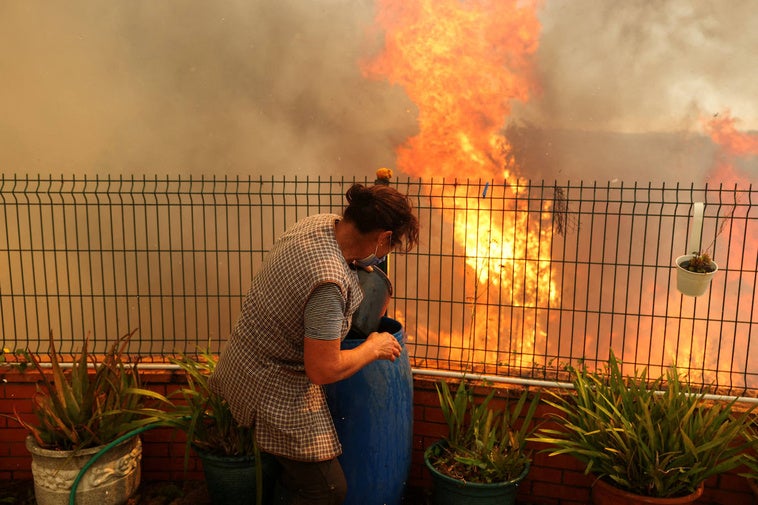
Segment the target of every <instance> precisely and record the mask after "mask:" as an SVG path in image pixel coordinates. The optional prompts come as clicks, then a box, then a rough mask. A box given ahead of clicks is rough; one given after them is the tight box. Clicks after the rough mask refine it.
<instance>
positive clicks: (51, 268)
mask: <svg viewBox="0 0 758 505" xmlns="http://www.w3.org/2000/svg"><path fill="white" fill-rule="evenodd" d="M353 182H355V181H353V180H346V179H332V178H328V179H324V178H318V179H309V178H306V179H297V178H295V179H285V178H281V179H274V178H271V179H260V178H259V179H252V178H250V179H239V178H236V179H219V178H211V179H208V178H200V179H196V178H191V177H188V178H164V179H159V178H147V177H143V178H134V177H132V178H112V177H108V178H104V179H87V178H83V179H79V178H65V179H64V178H61V179H51V178H48V179H41V178H32V177H27V176H21V177H8V176H0V309H1V310H0V332H2V340H3V348H5V349H8V350H10V349H17V348H25V347H29V348H30V349H31V350H32V351H35V352H39V351H42V352H44V350H45V348H46V347H45V346H46V345H47V335H48V332H49V331H51V330H52V331H53V333H54V334H55V335H56V338H57V340H58V341H59V342H60V345H61V347H62V349H63V351H64V352H66V351H71V350H74V349H76V348H78V347H79V346H80V343H81V341H82V339H83V338H84V337H85V336H86V335H88V334H90V335H91V336H90V340H91V342H93V343H94V344H95V345H96V346H101V348H102V346H104V343H105V342H106V341H107V340H109V339H112V338H113V337H114V336H116V335H121V334H125V333H127V332H129V331H131V330H133V329H134V328H139V330H138V332H137V333H136V335H135V337H134V338H133V341H132V345H131V347H130V350H129V351H130V353H132V354H139V355H141V356H144V357H147V358H154V359H156V360H161V359H163V358H164V357H165V356H166V355H169V354H174V353H177V352H193V351H194V350H195V349H196V348H197V347H198V346H200V347H210V349H211V350H213V351H218V350H219V349H220V347H221V345H222V344H223V341H224V340H225V338H226V336H227V335H228V333H229V330H230V327H231V325H232V324H233V322H234V320H235V318H236V317H237V314H238V311H239V309H240V302H241V300H242V297H243V296H244V294H245V291H246V290H247V287H248V284H249V281H250V278H251V276H252V275H253V274H254V273H255V271H256V269H257V268H258V266H259V265H260V263H261V261H262V259H263V258H264V256H265V254H266V251H267V250H268V249H269V248H270V247H271V245H272V243H273V241H274V239H275V238H276V237H277V236H278V235H279V234H280V233H281V232H282V231H283V230H284V229H286V228H287V227H288V226H289V225H291V224H292V223H294V222H295V221H297V220H298V219H300V218H302V217H304V216H306V215H310V214H313V213H318V212H334V213H340V212H341V210H342V207H343V205H344V193H345V191H346V190H347V188H348V186H349V185H350V184H352V183H353ZM359 182H363V183H371V182H368V181H359ZM393 185H395V186H396V187H397V188H398V189H399V190H400V191H402V192H404V193H407V194H409V195H410V196H411V198H412V199H413V202H414V204H415V206H416V210H417V213H418V215H419V220H420V222H421V226H422V236H421V243H420V246H419V247H418V248H417V249H416V250H414V251H411V252H410V253H406V254H395V255H393V256H392V257H391V262H390V267H389V269H390V278H391V279H392V281H393V284H394V291H395V297H394V299H393V302H392V304H391V305H390V309H389V314H390V315H391V316H392V317H395V318H397V319H398V320H400V321H401V322H403V324H404V326H405V329H406V332H407V335H408V347H409V352H410V354H411V358H412V363H413V365H414V366H416V367H423V368H436V369H442V370H467V371H468V370H471V371H477V372H485V373H489V374H496V375H503V376H512V377H528V378H536V379H546V380H555V379H560V378H562V377H564V375H563V370H564V365H566V364H570V363H572V364H576V363H577V362H579V360H583V361H584V362H585V363H588V364H589V365H590V366H599V365H601V364H602V363H603V362H604V361H605V360H606V359H607V357H608V353H609V351H610V350H613V351H614V352H615V353H616V354H617V356H621V357H622V358H623V361H624V364H625V366H628V367H641V366H646V367H648V368H650V369H651V373H657V372H659V371H661V370H662V369H663V367H665V366H668V365H669V364H672V363H676V364H677V366H678V367H679V368H680V369H681V370H683V371H685V372H686V373H687V374H688V375H689V377H690V379H691V380H692V381H693V382H695V383H697V384H709V385H713V386H714V387H715V389H717V390H719V391H722V392H727V393H729V394H737V395H748V396H755V395H756V392H758V352H755V347H756V345H758V340H757V339H758V302H757V301H756V283H757V282H758V266H757V265H758V205H757V202H758V189H754V188H753V187H752V186H747V187H729V188H726V187H718V186H703V187H694V186H692V185H690V186H678V185H677V186H667V185H661V186H655V187H653V186H651V185H645V186H642V185H639V184H634V185H632V186H628V185H624V184H620V183H619V184H599V183H589V184H588V183H585V182H579V183H567V184H557V183H545V182H534V181H513V182H506V183H503V182H499V183H496V182H495V181H461V180H457V181H451V180H423V181H422V180H411V179H408V180H400V181H393ZM698 201H701V202H704V203H705V217H704V220H703V229H702V234H701V237H702V238H701V247H702V248H703V249H708V250H709V251H710V252H711V253H712V254H713V256H714V259H715V261H716V262H717V263H718V265H719V271H718V273H717V275H716V276H715V278H714V280H713V282H712V284H711V286H710V289H709V290H708V291H707V292H706V294H705V295H703V296H701V297H697V298H692V297H686V296H682V295H681V294H680V293H679V292H678V291H677V290H676V282H675V268H674V266H673V261H674V258H676V257H677V256H679V255H681V254H685V252H688V251H686V248H687V246H686V242H687V239H688V236H689V231H690V229H691V227H692V226H693V219H692V210H693V204H694V202H698ZM751 339H752V340H754V341H755V342H752V344H751Z"/></svg>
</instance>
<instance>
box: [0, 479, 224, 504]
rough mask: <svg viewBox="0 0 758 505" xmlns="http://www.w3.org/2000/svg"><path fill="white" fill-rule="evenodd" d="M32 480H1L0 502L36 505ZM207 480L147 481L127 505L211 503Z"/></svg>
mask: <svg viewBox="0 0 758 505" xmlns="http://www.w3.org/2000/svg"><path fill="white" fill-rule="evenodd" d="M36 503H37V502H36V501H35V499H34V486H33V484H32V482H31V481H20V482H16V481H0V504H3V505H5V504H12V505H36ZM210 503H211V501H210V499H209V498H208V492H207V490H206V488H205V482H202V481H188V482H186V483H182V482H146V483H143V484H142V485H141V486H140V487H139V489H138V490H137V493H136V494H135V495H134V496H133V497H132V498H131V499H129V501H128V502H127V505H210Z"/></svg>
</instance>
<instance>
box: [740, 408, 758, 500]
mask: <svg viewBox="0 0 758 505" xmlns="http://www.w3.org/2000/svg"><path fill="white" fill-rule="evenodd" d="M745 440H746V441H747V442H748V444H749V445H750V447H749V448H748V449H747V450H746V451H745V452H744V454H743V456H744V463H745V466H746V467H747V472H745V473H743V474H742V476H743V477H745V478H746V479H747V483H748V485H749V486H750V489H752V491H753V494H754V495H755V498H756V499H757V500H758V451H756V447H758V417H755V416H754V417H753V421H752V423H751V424H750V427H749V428H748V429H747V430H746V431H745Z"/></svg>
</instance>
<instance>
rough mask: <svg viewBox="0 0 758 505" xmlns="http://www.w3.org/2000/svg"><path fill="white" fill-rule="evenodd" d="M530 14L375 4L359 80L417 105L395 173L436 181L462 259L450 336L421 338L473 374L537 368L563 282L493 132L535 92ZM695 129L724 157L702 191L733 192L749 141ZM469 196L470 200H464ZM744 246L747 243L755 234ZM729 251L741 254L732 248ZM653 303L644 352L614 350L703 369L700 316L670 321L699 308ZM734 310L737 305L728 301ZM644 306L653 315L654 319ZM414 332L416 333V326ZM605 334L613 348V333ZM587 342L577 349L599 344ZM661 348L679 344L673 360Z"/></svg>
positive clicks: (754, 147) (536, 29)
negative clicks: (376, 50)
mask: <svg viewBox="0 0 758 505" xmlns="http://www.w3.org/2000/svg"><path fill="white" fill-rule="evenodd" d="M539 7H540V2H538V1H535V0H379V11H378V15H377V22H378V24H379V25H380V28H381V29H382V30H383V32H384V34H385V44H384V49H383V51H382V52H381V54H379V55H378V56H376V57H375V58H373V59H372V60H370V61H368V62H366V63H365V65H364V67H363V70H364V74H365V76H367V77H369V78H376V79H386V80H388V81H389V82H390V83H392V84H395V85H399V86H402V87H403V88H404V90H405V92H406V93H407V95H408V97H409V98H410V99H411V100H412V101H413V103H415V105H416V106H417V108H418V116H417V117H418V133H417V134H416V135H415V136H413V137H411V138H410V139H408V140H407V142H405V144H404V145H402V146H401V147H400V148H399V149H398V152H397V162H396V163H397V167H398V168H399V169H400V170H401V171H402V172H404V173H406V174H408V175H410V176H417V177H420V178H423V179H424V180H426V181H435V180H436V181H440V180H444V181H445V182H444V183H441V184H436V185H434V184H433V185H431V187H432V188H434V189H432V190H431V191H432V194H431V195H429V196H430V197H432V198H438V199H440V201H439V202H438V203H439V205H435V207H438V208H442V209H444V210H443V211H442V212H443V213H444V215H443V216H442V221H443V222H444V223H446V224H445V226H451V227H452V233H451V235H452V238H453V240H454V241H455V243H456V245H457V246H458V247H459V250H462V251H463V255H464V256H465V265H458V266H459V267H461V270H465V271H462V272H456V275H457V276H458V277H457V278H456V279H454V281H453V284H454V285H453V286H444V287H441V289H449V290H450V291H451V293H450V299H451V300H454V299H455V298H456V295H455V293H454V292H455V291H464V292H465V293H464V299H465V301H466V309H465V312H463V313H460V314H458V315H456V316H453V315H451V316H449V317H451V321H452V320H453V319H455V318H457V319H458V320H460V321H458V322H461V324H451V325H450V326H449V327H450V328H457V329H458V330H450V331H451V333H450V334H447V332H446V331H445V330H443V329H442V326H441V325H440V330H439V331H438V332H436V333H439V334H434V333H435V332H433V331H431V330H429V328H427V330H428V331H427V333H428V334H427V339H428V340H431V339H435V338H438V339H439V340H438V343H439V344H441V346H440V353H441V354H442V353H444V352H447V355H446V356H442V355H440V356H439V358H440V359H444V358H448V359H449V360H450V363H451V364H452V363H456V362H458V363H465V364H467V365H466V366H467V367H470V368H477V369H483V370H485V371H486V370H487V369H488V368H489V365H494V366H496V367H500V366H506V367H514V371H515V369H522V368H524V367H526V368H529V367H530V366H532V365H534V364H537V365H538V366H539V359H535V356H540V355H543V354H544V352H543V351H540V350H539V349H541V348H542V346H544V345H546V342H547V340H546V329H545V328H544V327H543V326H544V325H545V324H546V323H545V321H546V320H547V318H546V316H545V312H546V310H545V307H558V306H559V305H560V302H561V300H560V299H559V291H560V289H559V287H556V286H555V282H554V279H559V278H561V277H560V275H556V272H554V271H553V270H554V266H553V265H552V264H551V251H550V249H549V248H550V244H551V243H552V239H553V233H554V230H553V225H552V217H553V212H552V211H553V210H554V209H552V208H551V205H552V204H551V203H549V202H550V199H547V200H545V201H546V202H547V203H544V204H543V205H542V208H541V209H538V210H539V211H540V212H535V210H537V209H534V208H529V207H528V202H529V200H530V199H529V198H524V197H523V195H526V194H527V192H528V190H529V188H528V183H527V181H525V180H524V179H523V178H522V177H521V176H520V175H521V174H519V173H518V167H517V166H515V164H514V162H513V156H512V153H511V147H510V145H509V142H508V139H507V138H506V137H505V136H504V135H503V134H502V131H503V128H504V126H505V123H506V121H507V118H508V116H509V114H510V111H511V104H512V102H513V100H522V101H524V100H527V99H528V98H529V97H530V95H531V94H533V93H534V92H535V91H536V90H537V89H538V85H537V83H536V82H535V79H534V71H533V67H532V65H533V56H534V53H535V51H536V50H537V46H538V39H539V33H540V28H541V27H540V24H539V21H538V17H537V13H538V9H539ZM707 130H708V132H709V133H710V135H711V137H712V139H713V142H714V143H715V144H716V145H718V146H720V149H721V151H722V156H721V157H720V160H721V163H719V166H718V167H717V168H715V169H714V172H713V173H712V174H711V181H714V180H715V181H719V182H723V183H724V184H727V185H729V184H731V185H732V186H734V184H735V183H739V182H742V181H743V180H744V178H741V177H740V176H739V174H738V173H737V172H736V171H735V169H734V168H733V165H732V164H731V163H730V161H731V160H732V159H733V158H734V157H737V156H744V155H754V154H756V152H758V139H757V138H756V136H755V135H748V134H744V133H741V132H739V131H738V130H737V129H736V126H735V122H734V120H732V118H731V117H730V116H729V115H728V114H726V115H722V116H721V117H719V116H716V117H714V118H713V119H712V120H711V121H710V122H709V123H708V124H707ZM456 181H465V182H466V184H460V185H458V184H457V182H456ZM711 186H713V184H711ZM471 188H473V192H471V193H466V190H467V189H468V190H469V191H471ZM727 203H728V202H727ZM742 222H743V223H744V222H745V221H742ZM449 223H451V224H449ZM744 226H746V225H744ZM535 230H536V232H535ZM556 233H557V231H556ZM440 235H441V234H440ZM747 236H748V237H751V238H750V240H752V241H755V240H758V238H756V234H754V235H750V234H749V233H748V234H747ZM751 247H752V249H751V250H755V245H752V246H751ZM731 254H740V252H739V248H734V249H733V250H730V255H731ZM729 260H730V262H732V261H737V259H735V258H729ZM440 261H444V260H440ZM739 261H740V262H741V261H743V260H742V259H740V260H739ZM738 263H739V262H738ZM739 264H741V263H739ZM657 288H660V289H666V290H667V289H668V288H667V286H665V284H664V285H661V286H657V285H656V284H655V283H654V284H653V285H650V286H647V285H646V286H644V287H641V288H640V289H641V293H650V292H652V290H655V289H657ZM665 293H669V296H670V300H669V303H667V304H666V307H667V308H669V310H670V315H671V316H672V317H670V318H669V317H663V318H660V317H654V318H651V321H652V322H650V323H649V324H650V325H651V327H650V328H649V329H646V328H641V327H638V328H630V327H627V328H625V330H624V331H627V330H628V331H629V332H630V334H633V335H634V334H637V332H638V331H642V332H643V333H644V332H645V331H647V333H649V334H650V335H651V340H652V341H651V342H650V347H649V349H647V351H646V350H645V349H643V348H640V349H634V348H630V349H621V350H617V351H621V352H622V353H623V352H624V351H629V352H631V353H633V354H634V356H635V357H639V356H637V353H638V352H641V353H643V354H644V353H645V352H647V353H648V358H650V357H652V355H653V354H656V355H658V356H663V355H667V357H668V358H669V359H670V360H671V361H672V362H678V363H681V364H687V363H701V364H706V362H707V361H708V359H706V356H705V354H706V353H707V352H708V346H709V345H710V343H706V342H703V343H698V342H697V338H698V337H697V335H698V334H706V333H707V332H705V331H703V328H702V327H700V322H699V321H700V319H701V318H699V317H693V318H692V320H693V322H692V325H691V327H685V326H686V325H682V324H680V323H679V322H678V321H679V318H678V317H677V316H681V315H683V313H684V312H686V311H692V313H693V314H694V313H695V311H696V310H697V311H702V310H703V308H704V307H705V305H704V304H703V303H700V305H698V306H697V307H696V306H695V303H696V302H695V301H694V300H684V301H682V299H681V295H679V294H678V293H677V292H676V291H675V290H673V291H668V290H667V291H665V292H664V294H663V297H664V298H665V297H666V294H665ZM640 296H641V295H640ZM712 296H714V297H716V299H717V298H718V296H720V295H717V294H715V293H714V294H713V295H712ZM746 296H747V295H746ZM716 301H717V302H718V301H721V302H726V300H716ZM640 303H642V302H640ZM730 303H731V302H730ZM733 306H734V307H740V305H739V303H737V302H735V303H734V304H733ZM748 307H749V306H748ZM650 310H651V312H654V313H655V314H656V315H658V314H657V309H653V308H651V309H650ZM730 310H731V309H730ZM735 319H736V317H735ZM661 320H662V321H663V323H660V324H659V322H660V321H661ZM428 324H429V325H431V324H432V322H431V321H430V322H429V323H428ZM625 324H631V325H634V324H635V323H634V321H633V320H630V321H627V323H625ZM637 324H638V325H642V324H643V323H641V322H639V321H638V322H637ZM645 324H647V323H645ZM422 326H424V324H423V323H419V324H417V328H418V329H421V327H422ZM648 330H649V331H648ZM421 331H423V330H421ZM580 331H581V330H580ZM610 331H611V333H612V334H611V335H610V336H609V338H610V340H611V341H615V337H614V335H613V332H614V331H615V327H614V328H612V329H610ZM690 331H691V335H689V337H690V338H689V339H687V338H685V337H687V333H688V332H690ZM589 333H590V332H589V330H588V334H587V335H586V336H585V338H584V343H585V345H594V344H598V342H597V341H596V338H597V337H595V336H593V335H590V334H589ZM433 334H434V335H433ZM672 335H673V338H671V336H672ZM653 336H654V337H653ZM692 337H694V339H693V338H692ZM633 340H634V339H633ZM669 340H671V341H675V342H676V343H677V345H676V348H675V350H674V352H673V353H672V352H671V349H670V348H669V344H667V343H666V342H667V341H669ZM711 340H713V339H711ZM687 341H689V342H690V344H689V345H688V344H687V343H686V342H687ZM593 342H594V344H593ZM701 344H702V345H701ZM634 345H637V344H632V346H634ZM735 345H736V344H735ZM659 346H660V347H661V348H660V349H659V348H658V347H659ZM654 348H655V349H654ZM554 351H555V350H554V349H553V350H552V352H553V354H554ZM712 354H714V355H719V356H720V355H722V354H721V353H720V352H715V353H712ZM727 354H728V353H727ZM643 359H644V358H643ZM543 365H544V363H543ZM719 365H720V364H719ZM713 366H714V367H715V366H716V365H713ZM695 368H696V369H697V367H695ZM702 368H703V369H705V368H708V369H710V370H715V369H727V370H729V369H731V368H730V367H729V366H727V367H725V368H723V367H720V366H719V367H718V368H711V364H710V363H708V364H707V366H703V367H702ZM654 372H655V371H652V370H651V373H654ZM708 381H709V378H706V379H705V382H708Z"/></svg>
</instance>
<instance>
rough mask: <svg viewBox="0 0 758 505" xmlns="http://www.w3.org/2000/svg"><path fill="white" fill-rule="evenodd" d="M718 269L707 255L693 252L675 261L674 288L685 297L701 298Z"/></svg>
mask: <svg viewBox="0 0 758 505" xmlns="http://www.w3.org/2000/svg"><path fill="white" fill-rule="evenodd" d="M718 269H719V267H718V265H717V264H716V262H715V261H713V260H712V259H711V256H710V255H709V254H708V253H704V252H693V253H692V254H685V255H684V256H679V257H678V258H677V259H676V271H677V274H676V288H677V289H678V290H679V292H680V293H682V294H684V295H687V296H701V295H704V294H705V292H706V291H707V290H708V286H709V285H710V284H711V280H712V279H713V276H714V275H716V271H717V270H718Z"/></svg>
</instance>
